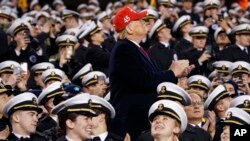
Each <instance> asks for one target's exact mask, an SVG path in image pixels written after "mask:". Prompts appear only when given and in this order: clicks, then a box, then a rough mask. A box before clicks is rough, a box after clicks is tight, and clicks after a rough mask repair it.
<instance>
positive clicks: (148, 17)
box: [143, 8, 159, 19]
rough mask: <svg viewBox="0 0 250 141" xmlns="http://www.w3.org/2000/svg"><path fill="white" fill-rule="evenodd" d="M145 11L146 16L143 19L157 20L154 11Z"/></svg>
mask: <svg viewBox="0 0 250 141" xmlns="http://www.w3.org/2000/svg"><path fill="white" fill-rule="evenodd" d="M146 10H147V13H148V14H147V15H146V16H145V17H144V18H143V19H158V17H159V14H158V13H157V11H156V10H154V9H151V8H148V9H146Z"/></svg>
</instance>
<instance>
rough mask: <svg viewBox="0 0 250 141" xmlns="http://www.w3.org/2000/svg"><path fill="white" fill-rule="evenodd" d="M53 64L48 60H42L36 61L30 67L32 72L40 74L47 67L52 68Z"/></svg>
mask: <svg viewBox="0 0 250 141" xmlns="http://www.w3.org/2000/svg"><path fill="white" fill-rule="evenodd" d="M54 68H55V66H54V65H53V64H52V63H50V62H42V63H38V64H36V65H34V66H32V67H31V71H32V72H34V74H42V73H43V72H44V71H45V70H47V69H54Z"/></svg>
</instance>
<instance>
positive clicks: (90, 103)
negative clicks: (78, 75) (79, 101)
mask: <svg viewBox="0 0 250 141" xmlns="http://www.w3.org/2000/svg"><path fill="white" fill-rule="evenodd" d="M88 105H89V107H92V106H93V104H92V99H89V101H88Z"/></svg>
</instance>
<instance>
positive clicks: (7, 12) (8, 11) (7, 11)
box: [0, 6, 13, 20]
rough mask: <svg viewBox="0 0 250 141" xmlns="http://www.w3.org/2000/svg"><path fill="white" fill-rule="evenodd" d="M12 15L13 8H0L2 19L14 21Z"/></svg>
mask: <svg viewBox="0 0 250 141" xmlns="http://www.w3.org/2000/svg"><path fill="white" fill-rule="evenodd" d="M11 13H12V11H11V8H9V7H7V6H5V7H1V8H0V17H3V18H6V19H9V20H12V19H13V17H12V16H11Z"/></svg>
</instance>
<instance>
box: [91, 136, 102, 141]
mask: <svg viewBox="0 0 250 141" xmlns="http://www.w3.org/2000/svg"><path fill="white" fill-rule="evenodd" d="M93 141H101V139H100V137H99V136H96V137H94V138H93Z"/></svg>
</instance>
